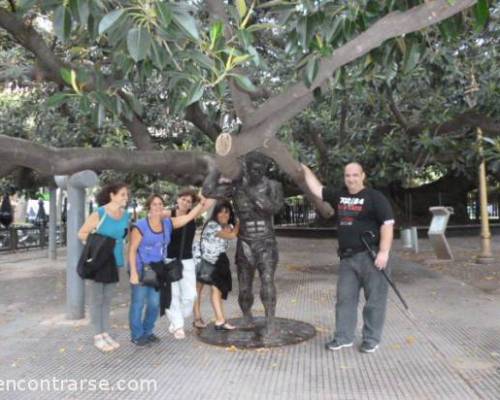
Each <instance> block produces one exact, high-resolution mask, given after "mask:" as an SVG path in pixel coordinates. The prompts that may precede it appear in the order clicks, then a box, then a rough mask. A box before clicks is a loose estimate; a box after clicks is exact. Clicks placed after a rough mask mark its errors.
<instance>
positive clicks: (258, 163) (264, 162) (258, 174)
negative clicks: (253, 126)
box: [243, 151, 271, 183]
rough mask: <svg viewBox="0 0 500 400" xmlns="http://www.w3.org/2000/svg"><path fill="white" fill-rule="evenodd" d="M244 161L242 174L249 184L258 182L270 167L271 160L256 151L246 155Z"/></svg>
mask: <svg viewBox="0 0 500 400" xmlns="http://www.w3.org/2000/svg"><path fill="white" fill-rule="evenodd" d="M244 160H245V162H244V163H243V173H244V174H245V176H246V178H247V179H248V181H249V182H250V183H257V182H259V181H260V180H261V179H262V177H264V176H265V175H266V173H267V172H268V170H269V167H270V166H271V159H270V158H269V157H266V156H265V155H264V154H262V153H259V152H257V151H251V152H250V153H247V154H246V155H245V159H244Z"/></svg>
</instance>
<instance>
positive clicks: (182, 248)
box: [172, 208, 189, 260]
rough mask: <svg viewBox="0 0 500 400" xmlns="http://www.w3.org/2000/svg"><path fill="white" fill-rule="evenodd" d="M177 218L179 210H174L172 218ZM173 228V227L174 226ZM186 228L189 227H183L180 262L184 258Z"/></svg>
mask: <svg viewBox="0 0 500 400" xmlns="http://www.w3.org/2000/svg"><path fill="white" fill-rule="evenodd" d="M175 216H177V209H175V208H174V209H173V210H172V217H175ZM188 224H189V222H188ZM172 227H173V226H172ZM186 227H187V225H184V226H183V227H182V237H181V248H180V249H179V256H178V257H177V258H178V259H179V260H182V257H183V256H184V244H185V240H186Z"/></svg>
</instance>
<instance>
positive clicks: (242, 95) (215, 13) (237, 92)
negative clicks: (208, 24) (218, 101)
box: [206, 0, 255, 124]
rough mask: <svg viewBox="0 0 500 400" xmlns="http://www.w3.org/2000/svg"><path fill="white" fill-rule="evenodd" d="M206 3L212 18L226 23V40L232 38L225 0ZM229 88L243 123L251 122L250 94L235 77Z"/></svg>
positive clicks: (208, 0)
mask: <svg viewBox="0 0 500 400" xmlns="http://www.w3.org/2000/svg"><path fill="white" fill-rule="evenodd" d="M206 4H207V7H208V10H209V12H210V15H211V17H212V19H213V20H214V21H217V20H220V21H222V22H223V23H224V36H225V38H226V40H229V39H231V37H232V35H233V29H232V28H231V23H230V21H229V17H228V15H227V13H226V10H225V9H224V2H223V1H221V0H207V2H206ZM235 72H236V73H238V72H240V70H239V69H238V68H237V69H235ZM229 88H230V89H231V96H232V98H233V106H234V109H235V111H236V115H237V116H238V118H239V119H240V120H241V121H242V122H243V124H245V123H247V122H249V116H250V115H251V114H253V112H254V111H255V107H254V106H253V104H252V99H251V97H250V95H249V94H248V93H247V92H246V91H244V90H242V89H240V88H239V87H238V85H237V84H236V82H235V81H234V80H233V79H229Z"/></svg>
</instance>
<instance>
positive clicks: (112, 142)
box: [0, 0, 500, 212]
mask: <svg viewBox="0 0 500 400" xmlns="http://www.w3.org/2000/svg"><path fill="white" fill-rule="evenodd" d="M499 13H500V11H499V6H498V5H493V4H492V5H489V4H488V2H487V1H472V0H455V1H451V0H449V1H448V0H442V1H440V0H435V1H397V0H394V1H388V2H381V1H373V0H359V1H339V0H330V1H328V0H324V1H306V0H303V1H278V0H273V1H244V0H239V1H227V2H226V1H217V0H207V1H186V2H175V1H144V0H143V1H140V0H130V1H105V0H65V1H56V0H48V1H34V0H32V1H30V0H23V1H14V0H12V1H0V27H1V28H3V29H0V82H1V84H2V85H3V87H4V90H3V92H1V94H0V102H1V103H2V107H1V109H0V153H1V156H2V157H1V161H0V172H1V173H0V175H2V176H8V175H12V174H17V176H26V175H29V171H32V170H34V171H36V172H37V173H38V174H39V175H41V176H50V175H54V174H65V173H71V172H75V171H78V170H80V169H83V168H89V167H92V168H94V169H97V170H106V169H114V170H121V171H129V172H130V171H133V172H135V173H155V174H160V175H161V176H163V177H165V178H168V179H170V180H173V181H177V182H191V183H200V182H201V181H202V180H203V177H204V176H205V174H206V173H207V171H208V170H210V169H212V168H216V167H217V168H219V169H220V170H222V172H223V173H224V174H225V175H227V176H230V177H231V176H233V177H234V176H235V175H236V174H237V173H238V163H237V159H238V157H240V156H241V155H243V154H245V153H246V152H248V151H251V150H254V149H257V150H259V151H262V152H263V153H265V154H267V155H269V156H270V157H272V158H273V159H274V160H275V161H276V163H277V164H278V166H279V167H280V169H281V170H282V171H283V172H284V173H285V174H287V175H288V176H289V177H290V178H291V179H292V180H293V181H294V182H295V184H296V185H297V186H298V187H299V188H301V189H302V190H303V191H304V192H305V193H306V194H307V195H309V196H310V197H311V198H312V195H311V194H310V193H308V191H307V189H306V188H305V185H304V182H303V177H302V173H301V170H300V168H298V163H297V162H296V159H301V160H303V161H304V162H307V163H309V164H312V165H316V166H317V167H318V170H319V171H320V172H321V174H322V175H323V178H325V179H330V180H334V181H338V180H339V171H341V168H340V167H341V165H342V164H343V163H344V162H345V161H347V160H349V159H353V158H357V159H360V161H362V162H363V163H365V164H366V166H367V167H368V168H369V170H370V172H371V174H372V176H373V179H374V181H375V182H376V183H377V184H378V185H385V186H387V185H391V184H395V183H397V184H399V185H401V186H404V187H412V186H416V185H418V184H421V183H424V182H428V181H430V180H435V179H437V178H439V177H441V176H447V175H448V174H450V173H453V174H455V175H456V174H458V175H459V176H467V177H469V178H470V179H472V174H473V171H474V169H475V166H476V165H477V151H476V150H477V148H476V145H475V135H474V128H475V127H477V126H480V127H481V128H482V129H483V130H484V132H485V136H486V139H485V141H484V143H483V147H484V150H485V156H486V158H487V159H488V161H489V163H488V165H489V168H490V174H491V176H492V177H497V179H498V175H499V170H500V161H499V158H500V157H499V153H500V142H499V134H498V133H499V132H500V129H499V126H500V122H499V120H498V118H497V115H498V107H500V106H499V104H500V102H499V101H498V100H499V96H500V94H499V89H498V78H499V72H498V70H497V68H496V65H497V64H498V47H499V46H498V41H499V35H498V33H499V26H498V18H499ZM473 80H475V81H476V82H477V83H478V90H477V91H475V92H471V94H470V95H469V98H467V96H466V94H467V90H468V89H469V88H470V86H471V84H472V82H473ZM467 100H469V101H467ZM221 132H227V133H231V135H232V136H231V137H232V141H231V147H230V150H229V152H228V153H227V154H226V155H224V156H220V155H219V156H214V154H213V153H214V151H213V141H214V140H215V139H216V138H217V137H218V135H219V134H220V133H221ZM47 146H51V147H47ZM313 200H314V201H315V202H316V205H317V206H318V207H319V208H320V209H322V210H323V211H325V212H328V211H327V210H326V209H325V207H324V205H323V204H321V203H320V202H319V201H318V199H313Z"/></svg>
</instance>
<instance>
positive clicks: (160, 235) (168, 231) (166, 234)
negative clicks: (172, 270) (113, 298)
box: [135, 218, 173, 274]
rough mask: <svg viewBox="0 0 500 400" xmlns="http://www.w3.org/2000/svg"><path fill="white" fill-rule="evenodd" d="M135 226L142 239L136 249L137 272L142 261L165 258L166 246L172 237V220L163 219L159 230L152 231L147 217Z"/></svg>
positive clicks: (140, 267)
mask: <svg viewBox="0 0 500 400" xmlns="http://www.w3.org/2000/svg"><path fill="white" fill-rule="evenodd" d="M135 227H136V228H137V229H139V232H141V235H142V240H141V243H140V244H139V248H138V249H137V257H136V264H137V272H138V273H139V274H140V273H141V272H142V266H143V264H142V263H143V262H144V263H146V264H147V263H150V262H155V261H162V260H163V259H165V258H167V247H168V244H169V243H170V239H171V238H172V230H173V226H172V220H171V219H170V218H166V219H164V220H163V230H162V231H161V232H156V231H153V229H152V228H151V226H150V225H149V220H148V219H147V218H143V219H140V220H139V221H137V223H136V224H135Z"/></svg>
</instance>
